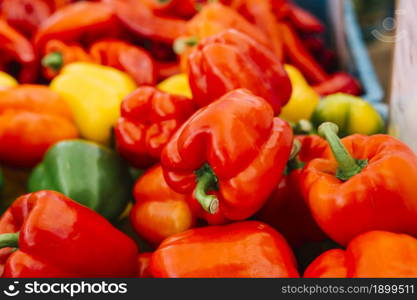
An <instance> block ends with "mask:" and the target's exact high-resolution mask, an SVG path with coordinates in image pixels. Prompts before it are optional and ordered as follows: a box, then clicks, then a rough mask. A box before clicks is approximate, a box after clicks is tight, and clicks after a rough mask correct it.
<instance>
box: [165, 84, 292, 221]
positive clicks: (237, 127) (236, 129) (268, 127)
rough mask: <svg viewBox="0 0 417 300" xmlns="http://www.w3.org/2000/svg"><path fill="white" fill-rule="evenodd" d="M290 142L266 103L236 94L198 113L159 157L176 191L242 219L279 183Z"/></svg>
mask: <svg viewBox="0 0 417 300" xmlns="http://www.w3.org/2000/svg"><path fill="white" fill-rule="evenodd" d="M292 137H293V136H292V131H291V129H290V127H289V125H288V124H287V123H286V122H284V121H282V120H281V119H279V118H274V112H273V110H272V107H271V106H270V105H269V104H268V103H267V102H266V101H265V100H263V99H262V98H259V97H256V96H254V95H253V94H252V93H250V92H249V91H247V90H236V91H232V92H230V93H228V94H226V95H224V96H223V97H222V98H220V99H219V100H217V101H215V102H213V103H211V104H210V105H208V106H206V107H204V108H202V109H200V110H199V111H197V112H196V113H195V114H194V115H193V116H192V117H190V118H189V119H188V121H187V122H185V123H184V124H183V126H182V127H181V128H180V129H179V130H178V131H177V132H176V133H175V135H174V136H173V137H172V138H171V139H170V141H169V143H168V144H167V146H166V147H165V148H164V150H163V153H162V156H161V162H162V166H163V168H164V176H165V179H166V180H167V183H168V184H169V185H170V186H171V187H172V188H173V189H174V190H176V191H177V192H179V193H192V192H193V193H194V195H195V197H196V198H197V199H198V201H199V203H200V205H201V206H202V208H201V209H204V210H206V211H207V212H209V213H211V214H215V213H217V212H218V211H221V212H222V214H223V215H224V216H225V217H226V218H227V219H230V220H243V219H246V218H248V217H250V216H252V215H253V214H254V213H255V212H256V211H258V210H259V209H260V208H261V207H262V205H263V204H264V203H265V201H266V200H267V198H268V197H269V195H270V194H271V192H272V191H273V189H274V188H275V186H276V185H277V184H278V182H279V181H280V179H281V176H282V173H283V171H284V168H285V164H286V162H287V160H288V157H289V155H290V152H291V146H292ZM208 193H210V195H208Z"/></svg>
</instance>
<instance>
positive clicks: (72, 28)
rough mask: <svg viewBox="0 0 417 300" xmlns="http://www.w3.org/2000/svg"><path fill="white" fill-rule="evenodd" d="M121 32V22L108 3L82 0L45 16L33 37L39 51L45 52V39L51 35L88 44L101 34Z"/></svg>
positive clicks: (114, 34) (113, 35) (117, 34)
mask: <svg viewBox="0 0 417 300" xmlns="http://www.w3.org/2000/svg"><path fill="white" fill-rule="evenodd" d="M120 35H121V29H120V24H119V22H118V20H117V17H116V15H115V13H114V11H113V9H112V7H111V6H110V5H108V4H105V3H101V2H87V1H82V2H76V3H73V4H71V5H68V6H66V7H64V8H62V9H60V10H58V11H57V12H55V13H54V14H52V15H51V16H50V17H49V18H48V19H46V20H45V21H44V22H43V23H42V25H41V26H40V28H39V30H38V32H37V33H36V35H35V37H34V45H35V48H36V49H37V51H38V52H39V53H44V50H45V45H46V43H47V42H48V41H49V40H52V39H55V40H60V41H63V42H67V43H68V42H78V43H81V44H83V45H88V44H90V43H91V42H93V41H96V40H98V39H100V38H103V37H118V36H120Z"/></svg>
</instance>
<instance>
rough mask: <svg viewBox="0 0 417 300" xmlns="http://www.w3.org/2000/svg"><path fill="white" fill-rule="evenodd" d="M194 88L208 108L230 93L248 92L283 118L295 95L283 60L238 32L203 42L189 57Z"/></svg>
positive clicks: (200, 101) (232, 31) (202, 104)
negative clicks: (281, 114) (267, 104)
mask: <svg viewBox="0 0 417 300" xmlns="http://www.w3.org/2000/svg"><path fill="white" fill-rule="evenodd" d="M188 67H189V69H188V75H189V78H190V86H191V89H192V91H193V95H194V96H195V100H196V101H197V102H198V104H199V105H201V106H205V105H207V104H209V103H211V102H213V101H214V100H216V99H218V98H219V97H221V96H222V95H224V94H225V93H227V92H228V91H231V90H234V89H238V88H246V89H248V90H250V91H251V92H252V93H253V94H255V95H256V96H260V97H263V98H264V99H265V100H267V101H268V102H269V103H270V104H271V105H272V107H273V109H274V112H275V114H279V112H280V111H281V107H282V106H284V105H285V104H286V103H287V102H288V100H289V98H290V96H291V92H292V88H291V82H290V80H289V78H288V75H287V73H286V72H285V70H284V67H283V65H282V63H281V62H280V61H279V59H278V58H277V57H276V56H275V55H274V54H273V53H272V52H271V51H270V50H269V49H267V48H266V47H264V46H263V45H261V44H260V43H258V42H257V41H255V40H254V39H252V38H250V37H249V36H247V35H245V34H243V33H240V32H238V31H236V30H234V29H229V30H225V31H223V32H221V33H219V34H217V35H215V36H212V37H209V38H207V39H205V40H203V41H201V42H200V44H199V45H198V47H197V48H196V49H195V50H194V51H193V52H192V53H191V54H190V55H189V58H188Z"/></svg>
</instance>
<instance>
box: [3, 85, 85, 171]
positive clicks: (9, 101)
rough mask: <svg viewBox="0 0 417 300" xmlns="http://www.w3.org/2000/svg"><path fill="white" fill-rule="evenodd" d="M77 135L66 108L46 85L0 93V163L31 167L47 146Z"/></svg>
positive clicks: (25, 86)
mask: <svg viewBox="0 0 417 300" xmlns="http://www.w3.org/2000/svg"><path fill="white" fill-rule="evenodd" d="M77 136H78V132H77V128H76V126H75V125H74V123H73V121H72V114H71V110H70V108H69V107H68V105H67V104H66V102H65V101H64V100H62V99H61V98H60V97H59V96H58V94H56V93H55V92H53V91H52V90H50V89H49V88H47V87H46V86H37V85H20V86H17V87H14V88H9V89H6V90H0V145H1V147H0V162H2V163H4V164H6V165H11V166H19V167H33V166H34V165H36V164H37V163H39V162H40V161H41V159H42V157H43V155H44V153H45V152H46V150H47V149H48V148H49V147H50V146H51V145H53V144H55V143H56V142H58V141H61V140H65V139H72V138H76V137H77Z"/></svg>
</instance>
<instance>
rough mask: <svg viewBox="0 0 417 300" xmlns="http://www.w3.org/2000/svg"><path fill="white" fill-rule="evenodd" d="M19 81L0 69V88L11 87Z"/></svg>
mask: <svg viewBox="0 0 417 300" xmlns="http://www.w3.org/2000/svg"><path fill="white" fill-rule="evenodd" d="M18 84H19V83H18V82H17V81H16V79H14V78H13V77H12V76H11V75H9V74H7V73H5V72H2V71H0V89H5V88H11V87H14V86H16V85H18Z"/></svg>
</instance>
